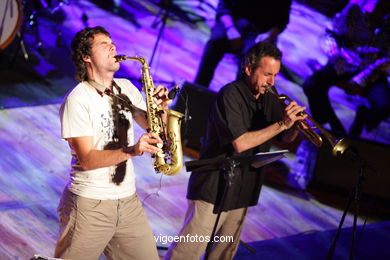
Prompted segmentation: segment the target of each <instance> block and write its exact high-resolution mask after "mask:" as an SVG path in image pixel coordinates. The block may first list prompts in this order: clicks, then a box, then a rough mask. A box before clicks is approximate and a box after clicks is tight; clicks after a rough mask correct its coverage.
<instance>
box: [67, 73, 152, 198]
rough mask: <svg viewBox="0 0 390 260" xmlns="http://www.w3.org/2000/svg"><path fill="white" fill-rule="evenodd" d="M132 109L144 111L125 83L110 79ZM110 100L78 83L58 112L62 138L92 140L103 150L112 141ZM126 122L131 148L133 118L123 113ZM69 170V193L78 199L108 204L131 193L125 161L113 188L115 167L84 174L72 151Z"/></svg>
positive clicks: (131, 175)
mask: <svg viewBox="0 0 390 260" xmlns="http://www.w3.org/2000/svg"><path fill="white" fill-rule="evenodd" d="M114 80H115V82H116V83H117V85H118V86H119V87H120V88H121V91H122V94H126V95H127V96H128V97H129V99H130V101H131V102H132V103H133V105H135V106H136V107H138V108H140V109H142V110H146V105H145V102H144V100H143V97H142V95H141V93H140V92H139V90H138V89H137V88H136V87H135V86H134V85H133V84H132V83H131V82H130V81H128V80H127V79H114ZM111 104H112V98H111V97H109V96H107V95H103V96H101V95H100V94H99V93H98V92H97V91H96V90H95V89H94V88H91V87H90V86H88V85H86V84H84V83H79V84H78V85H77V86H76V87H75V88H74V89H73V90H72V91H71V92H70V93H69V94H68V95H67V97H66V98H65V100H64V102H63V104H62V106H61V108H60V119H61V131H62V138H64V139H66V138H71V137H80V136H93V141H94V144H93V146H94V149H96V150H103V149H104V147H105V145H107V144H108V143H109V142H110V141H112V137H113V133H114V121H113V115H112V107H111ZM125 116H126V118H127V119H128V120H129V122H130V127H129V129H128V132H127V136H128V137H127V140H128V142H129V145H133V144H134V133H133V123H134V121H133V117H132V115H131V113H130V112H125ZM71 153H72V170H71V172H70V181H69V183H68V187H69V190H70V191H71V192H73V193H74V194H77V195H79V196H82V197H86V198H91V199H98V200H109V199H120V198H124V197H127V196H131V195H133V194H134V193H135V174H134V167H133V163H132V160H131V159H130V160H128V161H127V166H126V174H125V177H124V179H123V181H122V182H121V183H120V184H119V185H117V184H115V183H114V182H113V181H112V176H113V175H114V174H115V168H116V167H115V166H110V167H104V168H98V169H95V170H89V171H84V170H83V169H82V168H81V166H80V163H79V160H78V158H77V155H76V153H75V151H74V150H73V149H72V150H71Z"/></svg>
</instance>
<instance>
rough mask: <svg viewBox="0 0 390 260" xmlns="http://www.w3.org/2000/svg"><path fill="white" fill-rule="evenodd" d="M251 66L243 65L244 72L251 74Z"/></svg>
mask: <svg viewBox="0 0 390 260" xmlns="http://www.w3.org/2000/svg"><path fill="white" fill-rule="evenodd" d="M251 71H252V67H251V66H249V65H246V66H245V74H246V75H247V76H248V77H249V76H250V75H251Z"/></svg>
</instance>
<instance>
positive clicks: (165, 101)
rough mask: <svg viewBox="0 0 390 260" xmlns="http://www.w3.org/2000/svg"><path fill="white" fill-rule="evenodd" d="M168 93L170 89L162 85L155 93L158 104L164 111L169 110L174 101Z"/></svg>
mask: <svg viewBox="0 0 390 260" xmlns="http://www.w3.org/2000/svg"><path fill="white" fill-rule="evenodd" d="M168 93H169V92H168V89H167V88H166V87H164V86H162V85H158V86H157V87H156V88H155V90H154V92H153V94H154V96H155V97H156V104H157V105H161V106H162V107H163V108H164V109H167V108H168V106H169V105H170V104H171V103H172V99H169V97H168Z"/></svg>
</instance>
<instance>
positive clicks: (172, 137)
mask: <svg viewBox="0 0 390 260" xmlns="http://www.w3.org/2000/svg"><path fill="white" fill-rule="evenodd" d="M115 58H116V60H117V61H118V62H121V61H125V60H133V61H138V62H140V63H141V64H142V69H141V76H142V77H141V82H142V89H143V91H144V92H145V95H146V108H147V111H146V114H147V119H148V126H149V128H148V132H153V133H156V134H158V135H159V136H160V138H161V139H162V140H163V145H162V147H160V148H162V150H163V152H160V153H157V154H156V155H155V156H154V159H155V161H154V163H153V167H154V169H155V171H156V172H159V173H162V174H165V175H175V174H177V173H178V172H179V171H180V170H181V168H182V167H183V151H182V144H181V134H180V129H181V128H180V126H181V119H182V118H183V117H184V115H183V114H182V113H179V112H177V111H174V110H170V109H167V111H166V112H167V125H166V129H165V127H164V124H163V120H162V117H161V115H162V114H163V113H164V109H163V108H162V106H161V105H157V104H156V103H155V102H154V96H153V92H154V89H155V87H154V83H153V80H152V77H151V76H150V74H149V70H150V67H149V66H148V64H147V62H146V60H145V58H143V57H137V56H135V57H127V56H125V55H117V56H115Z"/></svg>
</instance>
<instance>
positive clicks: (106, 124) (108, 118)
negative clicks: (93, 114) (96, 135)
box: [100, 110, 114, 142]
mask: <svg viewBox="0 0 390 260" xmlns="http://www.w3.org/2000/svg"><path fill="white" fill-rule="evenodd" d="M100 117H101V121H100V122H101V130H100V131H101V133H103V134H104V141H105V142H110V141H112V138H113V136H114V118H113V116H112V111H111V110H110V111H108V113H107V114H104V113H103V114H101V115H100Z"/></svg>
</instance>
